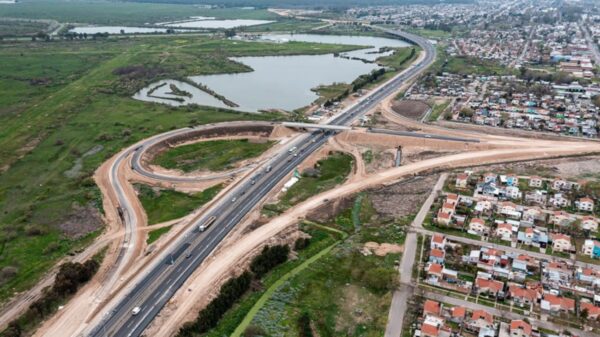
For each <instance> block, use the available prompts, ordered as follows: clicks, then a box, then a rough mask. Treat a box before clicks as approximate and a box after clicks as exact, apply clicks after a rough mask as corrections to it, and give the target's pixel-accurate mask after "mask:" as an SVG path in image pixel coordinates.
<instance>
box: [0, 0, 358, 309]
mask: <svg viewBox="0 0 600 337" xmlns="http://www.w3.org/2000/svg"><path fill="white" fill-rule="evenodd" d="M3 7H7V6H3ZM0 43H1V44H2V45H1V47H0V62H1V64H2V67H0V91H2V95H0V163H1V164H0V224H1V225H0V245H1V247H2V248H1V249H0V252H1V253H0V270H2V269H3V268H6V267H14V268H16V269H17V273H16V274H15V275H10V277H6V278H4V279H0V301H1V300H5V299H6V298H7V297H10V296H11V295H12V294H13V293H14V292H16V291H22V290H24V289H27V288H29V287H30V286H32V285H33V284H34V283H35V282H36V280H37V279H38V278H39V276H40V275H41V273H43V272H44V271H46V270H48V268H49V267H50V266H52V265H53V264H54V263H55V262H56V261H57V259H58V258H60V257H62V256H64V255H65V254H66V253H68V252H71V251H73V250H76V249H78V247H81V246H82V245H84V244H86V242H87V241H86V240H89V239H88V234H86V233H81V234H82V235H80V236H78V237H71V236H66V235H65V233H64V232H63V230H62V229H61V226H62V225H63V224H65V223H69V222H73V221H84V222H86V223H87V222H88V221H87V220H88V219H98V218H99V217H98V216H93V213H94V212H96V213H97V212H98V211H97V209H99V208H100V207H101V198H100V193H99V190H98V189H97V187H96V186H95V184H94V182H93V180H92V178H91V177H92V175H93V172H94V171H95V169H96V168H97V167H98V166H99V165H100V164H101V163H103V162H104V161H105V160H106V159H108V158H110V157H111V156H112V155H114V154H115V153H116V152H117V151H118V150H120V149H122V148H123V147H125V146H127V145H130V144H132V143H134V142H136V141H138V140H140V139H143V138H147V137H149V136H151V135H155V134H157V133H160V132H165V131H168V130H171V129H173V128H181V127H185V126H188V125H196V124H205V123H215V122H221V121H231V120H249V119H254V120H256V119H260V120H273V119H281V118H282V116H281V115H276V114H244V113H236V112H232V111H228V110H222V109H214V108H208V107H200V106H192V107H182V108H173V107H168V106H164V105H159V104H151V103H145V102H140V101H136V100H133V99H131V98H130V95H131V93H132V92H135V91H136V90H137V89H139V88H140V86H142V85H144V84H145V83H148V82H150V81H154V80H156V79H160V78H173V77H175V76H179V75H192V74H205V73H206V74H211V73H218V72H230V71H247V69H246V68H245V67H244V66H242V65H240V64H238V63H235V62H231V61H229V60H228V59H227V57H228V56H243V55H254V56H259V55H286V54H287V55H289V54H318V53H328V52H332V51H341V50H344V49H346V50H347V49H352V48H353V47H348V46H339V45H338V46H332V45H324V44H309V43H289V44H269V43H251V42H247V43H246V42H234V41H229V40H220V39H212V38H207V37H200V36H186V37H177V38H170V37H140V38H124V39H108V40H96V41H91V40H89V41H63V42H52V43H45V42H30V41H22V42H7V41H4V42H0ZM123 69H125V70H123ZM131 69H133V70H132V71H129V70H131ZM91 150H93V151H91ZM84 154H88V155H86V156H84ZM78 162H79V163H80V164H81V166H80V167H79V165H76V163H78ZM65 172H69V174H68V175H67V174H65ZM81 207H86V208H85V209H84V211H83V212H82V211H81ZM82 219H83V220H82ZM95 233H97V232H95ZM90 235H91V234H90ZM50 243H58V244H59V246H60V249H57V250H54V251H52V253H48V252H45V250H46V247H47V246H48V245H49V244H50Z"/></svg>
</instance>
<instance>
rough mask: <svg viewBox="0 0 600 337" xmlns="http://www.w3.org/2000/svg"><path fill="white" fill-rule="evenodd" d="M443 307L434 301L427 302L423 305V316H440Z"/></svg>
mask: <svg viewBox="0 0 600 337" xmlns="http://www.w3.org/2000/svg"><path fill="white" fill-rule="evenodd" d="M440 313H441V307H440V303H439V302H436V301H432V300H427V301H425V303H424V304H423V316H427V315H435V316H440Z"/></svg>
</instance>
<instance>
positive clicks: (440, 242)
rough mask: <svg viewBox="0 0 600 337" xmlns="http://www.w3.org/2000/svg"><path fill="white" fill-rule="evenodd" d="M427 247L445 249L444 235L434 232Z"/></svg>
mask: <svg viewBox="0 0 600 337" xmlns="http://www.w3.org/2000/svg"><path fill="white" fill-rule="evenodd" d="M429 248H430V249H441V250H445V249H446V237H445V236H443V235H442V234H434V235H433V236H432V237H431V245H430V247H429Z"/></svg>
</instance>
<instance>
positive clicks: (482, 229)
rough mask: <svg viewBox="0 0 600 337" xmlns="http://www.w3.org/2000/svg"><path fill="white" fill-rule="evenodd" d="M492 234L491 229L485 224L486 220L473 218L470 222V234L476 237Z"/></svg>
mask: <svg viewBox="0 0 600 337" xmlns="http://www.w3.org/2000/svg"><path fill="white" fill-rule="evenodd" d="M489 232H490V227H489V226H487V225H486V224H485V220H483V219H481V218H473V219H471V222H469V233H472V234H475V235H484V234H487V233H489Z"/></svg>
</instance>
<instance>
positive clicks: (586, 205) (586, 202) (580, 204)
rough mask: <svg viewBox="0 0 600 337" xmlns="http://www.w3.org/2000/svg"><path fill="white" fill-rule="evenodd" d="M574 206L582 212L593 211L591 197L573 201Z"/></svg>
mask: <svg viewBox="0 0 600 337" xmlns="http://www.w3.org/2000/svg"><path fill="white" fill-rule="evenodd" d="M575 206H576V207H577V209H578V210H579V211H582V212H593V211H594V200H593V199H592V198H587V197H585V198H581V199H579V200H578V201H576V202H575Z"/></svg>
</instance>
